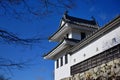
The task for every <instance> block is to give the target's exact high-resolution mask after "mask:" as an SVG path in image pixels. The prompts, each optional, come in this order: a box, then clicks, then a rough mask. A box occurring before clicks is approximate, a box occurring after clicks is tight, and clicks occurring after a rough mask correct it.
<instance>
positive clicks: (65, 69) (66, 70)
mask: <svg viewBox="0 0 120 80" xmlns="http://www.w3.org/2000/svg"><path fill="white" fill-rule="evenodd" d="M69 76H70V55H69V54H68V63H67V64H65V56H63V66H60V59H59V68H57V69H56V61H55V79H54V80H60V79H62V78H65V77H69Z"/></svg>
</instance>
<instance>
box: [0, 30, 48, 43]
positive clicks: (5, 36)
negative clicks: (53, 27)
mask: <svg viewBox="0 0 120 80" xmlns="http://www.w3.org/2000/svg"><path fill="white" fill-rule="evenodd" d="M0 40H1V41H5V42H7V43H16V44H22V45H31V44H35V43H40V42H41V41H42V40H47V38H31V39H22V38H19V37H18V36H16V35H15V34H12V33H10V32H7V31H5V30H0Z"/></svg>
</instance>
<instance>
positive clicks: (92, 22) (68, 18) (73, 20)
mask: <svg viewBox="0 0 120 80" xmlns="http://www.w3.org/2000/svg"><path fill="white" fill-rule="evenodd" d="M62 19H63V20H65V21H66V22H70V23H73V24H74V23H77V24H88V25H95V26H94V27H98V26H96V25H98V24H97V22H96V21H95V19H94V18H93V19H92V20H86V19H81V18H76V17H73V16H69V15H68V14H67V13H65V14H64V17H63V18H62Z"/></svg>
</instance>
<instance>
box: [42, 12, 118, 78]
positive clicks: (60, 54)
mask: <svg viewBox="0 0 120 80" xmlns="http://www.w3.org/2000/svg"><path fill="white" fill-rule="evenodd" d="M49 40H50V41H53V42H58V43H59V44H58V45H57V46H56V47H55V48H54V49H52V50H51V51H50V52H49V53H47V54H46V55H44V59H50V60H54V61H55V62H54V65H55V67H54V68H55V70H54V75H55V77H54V80H107V79H109V78H111V80H112V78H115V79H116V80H120V78H119V76H120V16H118V17H116V18H115V19H113V20H111V21H110V22H109V23H108V24H106V25H105V26H103V27H102V28H100V27H99V26H98V24H97V23H96V21H95V19H94V18H93V19H92V20H85V19H80V18H76V17H72V16H70V15H68V14H67V13H65V14H64V15H63V17H62V19H61V22H60V26H59V29H58V30H57V31H56V32H55V33H54V34H53V35H52V36H51V37H50V38H49ZM118 78H119V79H118Z"/></svg>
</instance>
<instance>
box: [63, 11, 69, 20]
mask: <svg viewBox="0 0 120 80" xmlns="http://www.w3.org/2000/svg"><path fill="white" fill-rule="evenodd" d="M67 15H68V11H67V10H66V11H65V13H64V16H63V17H64V19H65V18H66V16H67Z"/></svg>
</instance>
